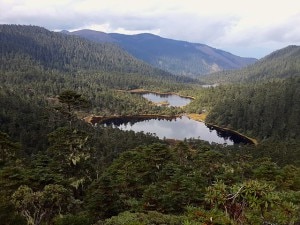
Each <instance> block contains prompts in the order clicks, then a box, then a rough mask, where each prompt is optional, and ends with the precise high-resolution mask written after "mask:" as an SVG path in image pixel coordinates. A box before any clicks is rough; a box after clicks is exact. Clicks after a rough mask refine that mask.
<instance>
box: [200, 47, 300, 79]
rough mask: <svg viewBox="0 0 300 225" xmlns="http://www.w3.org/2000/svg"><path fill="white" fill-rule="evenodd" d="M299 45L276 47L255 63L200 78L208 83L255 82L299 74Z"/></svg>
mask: <svg viewBox="0 0 300 225" xmlns="http://www.w3.org/2000/svg"><path fill="white" fill-rule="evenodd" d="M299 71H300V46H297V45H289V46H287V47H284V48H282V49H278V50H276V51H274V52H272V53H270V54H269V55H267V56H265V57H264V58H262V59H260V60H258V61H257V62H256V63H254V64H252V65H249V66H247V67H245V68H242V69H239V70H235V71H223V72H218V73H214V74H209V75H207V76H205V77H202V78H201V80H203V81H205V82H208V83H224V82H225V83H230V82H233V83H237V82H257V81H262V80H269V79H284V78H288V77H294V76H300V72H299Z"/></svg>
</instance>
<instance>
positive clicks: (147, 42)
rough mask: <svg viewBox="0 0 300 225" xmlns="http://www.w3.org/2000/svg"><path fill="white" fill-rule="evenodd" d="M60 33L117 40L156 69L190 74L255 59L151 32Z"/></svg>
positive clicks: (92, 38) (108, 40) (109, 40)
mask: <svg viewBox="0 0 300 225" xmlns="http://www.w3.org/2000/svg"><path fill="white" fill-rule="evenodd" d="M62 32H63V33H66V34H72V35H77V36H80V37H84V38H86V39H88V40H91V41H94V42H98V43H117V44H118V45H119V46H121V47H122V48H123V49H125V50H126V51H128V52H129V53H130V54H132V55H133V56H135V57H136V58H138V59H141V60H143V61H145V62H147V63H150V64H151V65H153V66H155V67H157V68H161V69H163V70H166V71H169V72H171V73H173V74H177V75H185V76H190V77H199V76H201V75H203V74H208V73H212V72H216V71H221V70H228V69H238V68H242V67H245V66H247V65H249V64H252V63H254V62H255V61H256V59H254V58H243V57H239V56H236V55H233V54H231V53H229V52H225V51H222V50H220V49H215V48H212V47H210V46H207V45H204V44H197V43H190V42H186V41H177V40H172V39H167V38H162V37H159V36H156V35H153V34H138V35H124V34H117V33H111V34H107V33H104V32H98V31H93V30H79V31H74V32H68V31H62Z"/></svg>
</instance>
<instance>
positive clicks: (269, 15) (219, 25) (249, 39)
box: [0, 0, 300, 57]
mask: <svg viewBox="0 0 300 225" xmlns="http://www.w3.org/2000/svg"><path fill="white" fill-rule="evenodd" d="M0 23H7V24H32V25H38V26H43V27H46V28H47V29H50V30H63V29H66V30H76V29H82V28H90V29H97V30H101V31H104V32H109V33H111V32H121V33H127V34H134V33H141V32H150V33H154V34H158V35H161V36H163V37H167V38H172V39H177V40H186V41H190V42H196V43H204V44H208V45H211V46H213V47H217V48H221V49H225V50H229V51H234V52H233V53H235V54H238V55H243V56H245V54H248V53H250V52H251V55H252V56H255V55H256V56H258V57H260V56H262V55H263V54H266V53H267V52H268V51H270V50H275V49H273V48H277V47H284V46H285V45H288V44H300V28H299V24H300V2H299V1H298V0H284V1H283V0H277V1H274V2H272V5H270V2H268V1H260V0H251V1H250V0H244V1H240V0H239V1H238V0H227V1H219V0H210V1H206V0H205V1H204V0H187V1H182V0H164V1H161V0H151V1H148V0H147V1H146V0H126V1H121V0H109V1H106V0H49V1H46V0H44V1H40V0H1V1H0ZM250 48H251V49H253V51H250ZM243 49H244V50H243ZM255 49H256V50H255ZM263 49H265V51H264V50H263ZM255 51H257V54H256V53H255Z"/></svg>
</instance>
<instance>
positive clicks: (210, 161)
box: [0, 25, 300, 225]
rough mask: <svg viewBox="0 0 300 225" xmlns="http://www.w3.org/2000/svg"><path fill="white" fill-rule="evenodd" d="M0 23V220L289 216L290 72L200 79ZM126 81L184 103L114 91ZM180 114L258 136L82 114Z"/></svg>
mask: <svg viewBox="0 0 300 225" xmlns="http://www.w3.org/2000/svg"><path fill="white" fill-rule="evenodd" d="M0 28H1V31H0V40H1V41H0V53H1V55H0V60H1V64H0V68H1V69H0V83H1V86H0V106H1V108H0V225H26V224H27V225H153V224H155V225H204V224H207V225H208V224H210V225H225V224H226V225H256V224H257V225H266V224H282V225H299V224H300V213H299V212H300V142H299V137H300V131H299V127H300V121H299V119H300V118H299V110H300V102H299V99H300V93H299V90H300V87H299V86H300V79H299V77H292V78H286V79H282V80H275V81H274V80H265V81H264V82H261V83H255V84H230V85H219V86H217V87H210V88H201V85H199V83H197V82H196V81H194V80H193V79H189V78H182V77H177V76H173V75H171V74H169V73H166V72H163V71H160V70H157V69H153V68H152V67H151V66H148V65H146V64H143V63H140V62H138V61H136V60H135V59H134V58H133V57H131V56H129V55H128V54H127V53H124V52H123V51H122V50H120V49H119V48H117V47H115V46H113V45H106V44H105V45H102V44H100V45H99V44H97V43H91V42H89V41H86V40H82V39H80V38H78V37H72V36H67V35H64V34H56V33H54V32H50V31H47V30H45V29H43V28H39V27H33V26H16V25H1V26H0ZM4 31H5V32H4ZM27 44H28V45H27ZM77 49H78V51H79V52H77ZM115 49H116V50H117V52H118V54H116V55H114V54H115V53H116V52H115ZM73 51H74V52H73ZM72 52H73V53H74V54H73V53H72ZM75 52H76V54H75ZM119 53H120V54H119ZM119 57H120V58H119ZM89 60H90V61H89ZM115 60H117V61H115ZM125 71H127V72H125ZM295 74H298V73H295ZM136 88H140V89H149V90H153V91H161V92H176V93H179V94H181V95H188V96H193V97H194V98H195V100H193V101H192V103H190V105H187V106H186V107H183V108H179V107H166V106H157V105H154V104H151V103H150V102H149V101H147V100H146V99H144V98H143V97H141V96H140V95H136V94H130V93H129V92H125V91H120V89H122V90H131V89H136ZM187 112H193V113H205V114H206V115H207V119H206V120H207V122H210V123H212V124H217V125H219V126H222V127H227V128H232V129H234V130H237V131H239V132H242V133H243V134H246V135H249V136H251V137H253V138H256V139H258V141H259V143H258V145H245V146H244V145H233V146H227V145H218V144H209V143H208V142H205V141H201V140H199V139H188V140H184V141H176V140H167V139H164V140H161V139H158V138H157V137H155V136H153V135H151V134H149V133H147V134H145V133H143V132H138V133H135V132H133V131H122V130H120V129H117V128H113V127H111V126H104V125H91V124H89V123H87V122H85V120H83V119H82V118H83V117H85V116H88V115H91V114H95V115H102V116H114V115H140V114H155V115H181V114H182V113H187Z"/></svg>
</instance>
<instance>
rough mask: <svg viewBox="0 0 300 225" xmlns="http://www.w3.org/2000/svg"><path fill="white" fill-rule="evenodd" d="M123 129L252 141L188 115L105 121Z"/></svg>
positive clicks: (178, 137) (181, 137)
mask: <svg viewBox="0 0 300 225" xmlns="http://www.w3.org/2000/svg"><path fill="white" fill-rule="evenodd" d="M105 124H106V125H113V126H114V127H118V128H120V129H121V130H133V131H135V132H141V131H142V132H144V133H152V134H155V135H156V136H158V137H159V138H161V139H163V138H168V139H176V140H184V139H189V138H197V139H201V140H205V141H208V142H210V143H212V142H214V143H218V144H227V145H233V144H237V143H250V142H249V141H248V140H247V139H245V138H243V137H241V136H239V135H237V134H234V133H232V132H229V131H222V130H216V129H214V128H213V127H211V126H210V127H209V126H206V125H205V124H204V123H203V122H198V121H195V120H192V119H189V118H188V117H186V116H183V117H181V118H176V119H173V120H171V119H169V120H166V119H147V120H145V119H128V118H127V119H125V120H124V119H113V120H110V121H109V122H106V123H105Z"/></svg>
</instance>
